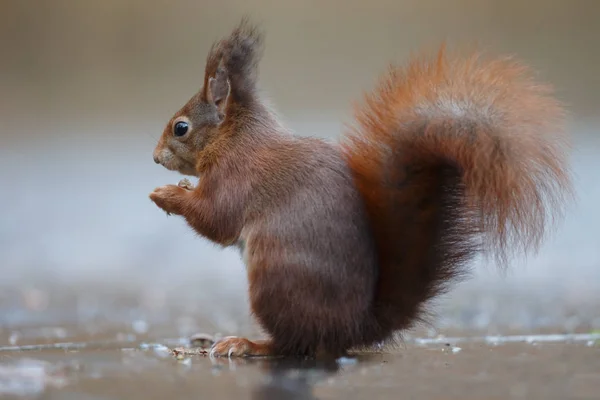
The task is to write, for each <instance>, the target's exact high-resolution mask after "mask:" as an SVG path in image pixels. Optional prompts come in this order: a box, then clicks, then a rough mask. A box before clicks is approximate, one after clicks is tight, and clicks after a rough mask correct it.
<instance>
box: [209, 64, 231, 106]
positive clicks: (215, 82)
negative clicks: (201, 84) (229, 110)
mask: <svg viewBox="0 0 600 400" xmlns="http://www.w3.org/2000/svg"><path fill="white" fill-rule="evenodd" d="M207 89H208V90H207V91H206V99H207V100H208V102H209V103H211V104H214V105H215V106H217V109H218V110H219V113H221V114H222V115H225V109H226V107H227V99H228V98H229V93H230V92H231V86H230V84H229V79H228V78H227V71H226V70H225V68H224V67H223V65H222V63H221V64H220V65H219V67H218V68H217V70H216V72H215V75H214V76H211V77H210V78H208V88H207Z"/></svg>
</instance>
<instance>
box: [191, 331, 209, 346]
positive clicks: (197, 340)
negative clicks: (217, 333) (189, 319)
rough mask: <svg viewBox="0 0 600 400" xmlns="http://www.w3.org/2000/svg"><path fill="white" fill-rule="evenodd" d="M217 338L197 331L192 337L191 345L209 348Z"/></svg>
mask: <svg viewBox="0 0 600 400" xmlns="http://www.w3.org/2000/svg"><path fill="white" fill-rule="evenodd" d="M214 342H215V339H214V338H213V337H212V336H210V335H208V334H206V333H197V334H195V335H192V336H191V337H190V346H192V347H201V348H204V349H207V348H209V347H211V346H212V345H213V343H214Z"/></svg>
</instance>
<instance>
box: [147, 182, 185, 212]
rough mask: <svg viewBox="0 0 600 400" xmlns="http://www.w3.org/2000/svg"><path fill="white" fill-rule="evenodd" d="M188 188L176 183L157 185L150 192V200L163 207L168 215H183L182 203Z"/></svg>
mask: <svg viewBox="0 0 600 400" xmlns="http://www.w3.org/2000/svg"><path fill="white" fill-rule="evenodd" d="M188 192H189V191H188V190H187V189H184V188H182V187H179V186H176V185H166V186H161V187H157V188H156V189H154V191H153V192H152V193H150V200H152V201H153V202H154V204H156V205H157V206H158V207H160V208H162V209H163V210H164V211H165V212H166V213H167V215H171V214H175V215H181V205H182V203H183V200H184V198H185V196H186V195H187V194H188Z"/></svg>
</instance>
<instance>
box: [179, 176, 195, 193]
mask: <svg viewBox="0 0 600 400" xmlns="http://www.w3.org/2000/svg"><path fill="white" fill-rule="evenodd" d="M177 186H179V187H180V188H184V189H187V190H193V189H194V186H193V185H192V182H190V181H189V179H187V178H183V179H182V180H180V181H179V183H178V184H177Z"/></svg>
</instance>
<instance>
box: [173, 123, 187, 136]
mask: <svg viewBox="0 0 600 400" xmlns="http://www.w3.org/2000/svg"><path fill="white" fill-rule="evenodd" d="M188 128H189V127H188V124H187V122H183V121H179V122H178V123H176V124H175V126H174V127H173V134H174V135H175V136H183V135H185V134H186V133H187V131H188Z"/></svg>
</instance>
